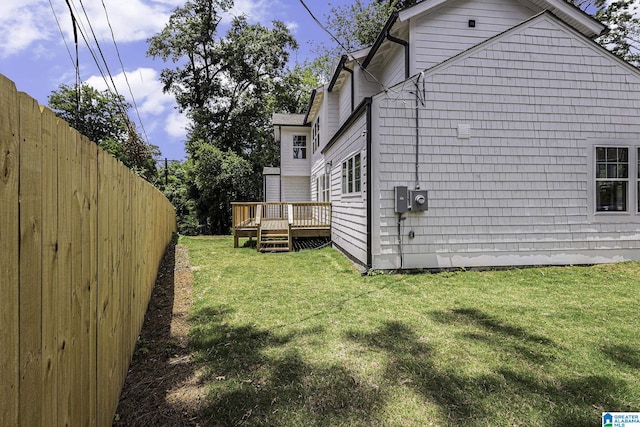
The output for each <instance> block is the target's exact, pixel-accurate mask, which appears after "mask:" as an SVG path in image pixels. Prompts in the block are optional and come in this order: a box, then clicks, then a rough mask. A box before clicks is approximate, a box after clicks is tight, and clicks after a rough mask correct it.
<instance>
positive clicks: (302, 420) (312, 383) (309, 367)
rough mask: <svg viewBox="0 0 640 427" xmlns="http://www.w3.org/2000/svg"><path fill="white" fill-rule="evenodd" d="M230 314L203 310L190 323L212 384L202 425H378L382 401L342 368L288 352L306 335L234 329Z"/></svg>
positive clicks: (311, 331) (306, 332)
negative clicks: (311, 362)
mask: <svg viewBox="0 0 640 427" xmlns="http://www.w3.org/2000/svg"><path fill="white" fill-rule="evenodd" d="M232 313H233V312H232V310H231V309H229V308H227V307H218V308H204V309H202V310H200V311H198V312H196V313H195V314H194V316H193V318H192V324H193V325H196V326H195V327H194V328H193V329H192V336H191V339H192V341H191V342H192V345H193V347H194V349H196V350H197V351H198V353H199V354H200V355H201V357H202V360H201V362H202V364H203V365H204V369H205V372H204V375H203V377H202V378H201V381H203V382H205V383H207V384H209V393H208V396H207V401H206V403H205V404H204V405H203V409H202V411H201V414H200V416H199V418H200V419H201V420H202V421H203V422H204V423H205V424H206V425H220V426H232V425H233V426H235V425H244V426H270V425H271V426H281V425H305V426H325V425H326V426H329V425H330V426H335V425H349V426H357V425H362V426H365V425H375V424H376V422H375V419H376V414H377V412H378V408H379V407H380V405H381V403H382V401H383V396H382V394H381V392H380V390H379V389H378V388H377V387H375V386H370V385H367V384H363V383H361V382H360V381H359V380H358V379H357V378H356V376H355V375H354V374H353V373H352V372H350V371H349V370H348V369H347V368H345V367H344V366H340V365H336V364H328V365H321V366H318V365H313V364H309V363H307V362H305V361H304V360H303V358H302V357H301V356H300V354H298V353H297V352H296V350H295V349H291V348H287V349H285V348H284V346H285V345H287V344H288V343H290V342H291V341H292V340H293V339H294V338H299V337H301V336H302V335H309V334H320V333H322V332H323V329H314V328H311V329H306V330H301V331H297V332H296V333H292V334H288V335H278V334H275V333H273V332H271V331H268V330H261V329H259V328H258V327H257V326H255V325H247V326H240V327H238V326H230V325H229V324H227V323H226V321H225V317H226V316H229V315H231V314H232Z"/></svg>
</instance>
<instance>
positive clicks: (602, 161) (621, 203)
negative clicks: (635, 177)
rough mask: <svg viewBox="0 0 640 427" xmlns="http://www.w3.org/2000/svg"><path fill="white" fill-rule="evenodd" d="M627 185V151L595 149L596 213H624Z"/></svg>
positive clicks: (624, 148) (620, 148)
mask: <svg viewBox="0 0 640 427" xmlns="http://www.w3.org/2000/svg"><path fill="white" fill-rule="evenodd" d="M628 184H629V149H628V148H626V147H596V211H597V212H626V211H627V197H628V196H627V194H628V191H627V188H628ZM639 207H640V206H639Z"/></svg>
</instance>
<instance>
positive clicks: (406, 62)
mask: <svg viewBox="0 0 640 427" xmlns="http://www.w3.org/2000/svg"><path fill="white" fill-rule="evenodd" d="M390 32H391V29H388V30H387V34H386V37H387V40H389V41H391V42H393V43H398V44H399V45H402V46H404V78H405V79H408V78H409V64H410V63H409V42H408V41H406V40H402V39H399V38H397V37H394V36H392V35H391V33H390Z"/></svg>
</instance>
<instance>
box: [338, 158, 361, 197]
mask: <svg viewBox="0 0 640 427" xmlns="http://www.w3.org/2000/svg"><path fill="white" fill-rule="evenodd" d="M356 159H357V161H358V162H359V163H360V164H359V166H358V167H356ZM356 172H357V173H356ZM340 180H341V189H342V195H343V196H357V195H360V194H362V181H363V180H362V153H361V152H360V151H358V152H356V153H353V154H351V155H349V156H348V157H347V158H345V159H344V160H343V161H342V164H341V167H340ZM358 187H359V188H358ZM356 188H358V189H356Z"/></svg>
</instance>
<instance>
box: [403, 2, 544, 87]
mask: <svg viewBox="0 0 640 427" xmlns="http://www.w3.org/2000/svg"><path fill="white" fill-rule="evenodd" d="M532 7H533V6H532ZM538 12H540V9H539V8H536V9H535V10H532V9H529V8H527V7H525V6H524V5H523V4H522V3H519V2H514V1H510V0H482V1H480V0H460V1H458V2H454V3H447V7H446V8H443V9H440V10H439V11H436V12H434V13H429V14H425V15H422V16H418V17H417V18H416V19H415V21H413V22H411V27H412V38H411V48H412V54H411V57H412V58H413V60H412V64H413V66H414V67H415V68H413V69H412V71H411V73H410V74H411V75H413V74H416V73H418V72H420V71H421V70H424V69H427V68H430V67H432V66H434V65H436V64H439V63H440V62H442V61H444V60H446V59H449V58H451V57H453V56H455V55H457V54H459V53H461V52H463V51H465V50H467V49H469V48H470V47H472V46H475V45H477V44H478V43H481V42H483V41H485V40H487V39H489V38H491V37H493V36H495V35H497V34H500V33H502V32H503V31H506V30H508V29H509V28H511V27H514V26H516V25H518V24H520V23H521V22H523V21H525V20H526V19H528V18H530V17H532V16H534V15H535V14H536V13H538ZM470 19H473V20H475V21H476V26H475V28H469V20H470Z"/></svg>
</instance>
